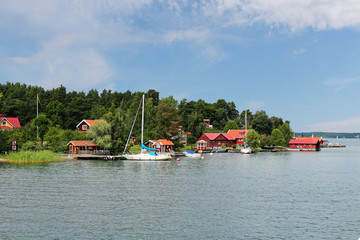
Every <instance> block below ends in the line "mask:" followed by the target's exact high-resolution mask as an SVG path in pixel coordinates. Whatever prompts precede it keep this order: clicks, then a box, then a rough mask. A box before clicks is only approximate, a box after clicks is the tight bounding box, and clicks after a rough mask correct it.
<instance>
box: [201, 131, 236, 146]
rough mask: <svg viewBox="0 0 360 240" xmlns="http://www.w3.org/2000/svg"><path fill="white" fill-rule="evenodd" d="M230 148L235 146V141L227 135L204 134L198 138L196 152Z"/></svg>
mask: <svg viewBox="0 0 360 240" xmlns="http://www.w3.org/2000/svg"><path fill="white" fill-rule="evenodd" d="M223 144H224V145H225V146H226V147H232V146H234V145H235V144H236V141H235V139H234V138H233V137H232V136H231V135H230V134H228V133H204V134H203V135H202V136H201V137H199V138H198V141H197V148H198V150H210V149H213V148H216V147H222V145H223Z"/></svg>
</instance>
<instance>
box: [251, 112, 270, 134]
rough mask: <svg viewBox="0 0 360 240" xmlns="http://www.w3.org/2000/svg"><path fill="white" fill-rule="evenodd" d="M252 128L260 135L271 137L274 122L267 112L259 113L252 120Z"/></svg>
mask: <svg viewBox="0 0 360 240" xmlns="http://www.w3.org/2000/svg"><path fill="white" fill-rule="evenodd" d="M252 128H253V129H254V130H256V131H257V132H258V133H259V134H266V135H270V134H271V131H272V128H273V127H272V122H271V120H270V118H269V117H268V115H267V114H266V112H265V111H263V110H262V111H257V112H256V113H255V114H254V116H253V120H252Z"/></svg>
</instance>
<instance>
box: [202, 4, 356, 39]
mask: <svg viewBox="0 0 360 240" xmlns="http://www.w3.org/2000/svg"><path fill="white" fill-rule="evenodd" d="M202 10H203V12H204V14H205V15H206V16H208V17H211V18H216V19H219V18H223V19H226V21H227V22H226V25H252V24H254V23H265V24H267V25H269V26H275V27H279V26H284V27H286V28H289V30H290V31H293V32H297V31H302V30H303V29H305V28H313V29H315V30H326V29H340V28H344V27H358V26H360V16H359V14H358V13H359V11H360V2H359V1H357V0H302V1H298V0H276V1H273V0H251V1H246V0H214V1H202Z"/></svg>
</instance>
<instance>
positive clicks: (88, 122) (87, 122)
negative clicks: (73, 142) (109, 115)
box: [76, 119, 104, 128]
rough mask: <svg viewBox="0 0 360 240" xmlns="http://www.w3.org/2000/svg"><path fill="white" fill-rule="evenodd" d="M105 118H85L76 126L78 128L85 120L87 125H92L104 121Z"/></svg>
mask: <svg viewBox="0 0 360 240" xmlns="http://www.w3.org/2000/svg"><path fill="white" fill-rule="evenodd" d="M103 121H104V120H91V119H83V120H82V121H81V122H80V123H79V124H78V125H76V127H77V128H78V127H79V126H80V125H81V124H82V123H83V122H85V123H86V124H87V125H89V126H92V125H94V124H95V123H98V122H103Z"/></svg>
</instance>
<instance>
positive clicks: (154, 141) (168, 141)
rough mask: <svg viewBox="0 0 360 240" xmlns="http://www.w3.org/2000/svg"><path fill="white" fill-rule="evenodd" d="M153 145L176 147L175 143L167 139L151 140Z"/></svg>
mask: <svg viewBox="0 0 360 240" xmlns="http://www.w3.org/2000/svg"><path fill="white" fill-rule="evenodd" d="M150 141H151V142H153V143H160V144H162V145H166V146H172V145H174V143H173V142H172V141H170V140H167V139H158V140H150Z"/></svg>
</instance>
